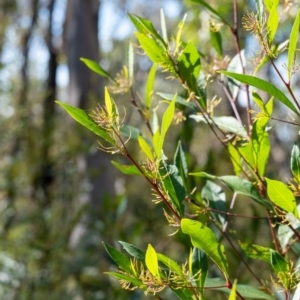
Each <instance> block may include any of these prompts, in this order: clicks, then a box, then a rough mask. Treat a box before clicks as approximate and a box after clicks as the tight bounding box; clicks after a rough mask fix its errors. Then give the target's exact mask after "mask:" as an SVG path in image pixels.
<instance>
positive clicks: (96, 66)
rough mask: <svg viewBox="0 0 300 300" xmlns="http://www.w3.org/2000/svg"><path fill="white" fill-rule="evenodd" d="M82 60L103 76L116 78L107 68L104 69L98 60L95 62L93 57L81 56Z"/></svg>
mask: <svg viewBox="0 0 300 300" xmlns="http://www.w3.org/2000/svg"><path fill="white" fill-rule="evenodd" d="M80 60H81V61H82V62H83V63H84V64H85V65H86V66H87V67H88V68H89V69H90V70H92V71H93V72H95V73H97V74H99V75H101V76H104V77H108V78H110V79H112V80H114V78H113V77H112V76H111V75H110V74H109V73H107V72H106V71H105V70H103V69H102V68H101V67H100V66H99V64H98V63H97V62H95V61H93V60H91V59H88V58H83V57H81V58H80ZM114 81H115V80H114Z"/></svg>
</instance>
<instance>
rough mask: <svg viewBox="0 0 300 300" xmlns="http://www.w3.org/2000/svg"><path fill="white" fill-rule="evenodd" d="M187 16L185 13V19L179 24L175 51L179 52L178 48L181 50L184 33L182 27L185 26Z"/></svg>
mask: <svg viewBox="0 0 300 300" xmlns="http://www.w3.org/2000/svg"><path fill="white" fill-rule="evenodd" d="M186 16H187V14H185V15H184V16H183V19H182V20H181V21H180V22H179V24H178V26H177V28H178V31H177V34H176V49H175V53H178V50H179V48H180V46H181V45H182V42H181V34H182V29H183V26H184V22H185V19H186Z"/></svg>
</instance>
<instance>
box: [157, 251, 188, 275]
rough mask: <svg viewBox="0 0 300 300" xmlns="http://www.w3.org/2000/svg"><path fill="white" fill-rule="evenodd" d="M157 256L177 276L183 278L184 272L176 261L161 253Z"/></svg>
mask: <svg viewBox="0 0 300 300" xmlns="http://www.w3.org/2000/svg"><path fill="white" fill-rule="evenodd" d="M156 254H157V259H158V260H159V261H160V262H162V263H163V264H164V265H165V266H166V267H167V268H168V269H169V270H171V271H172V272H174V273H175V274H177V275H179V276H183V275H184V274H183V272H182V270H181V268H180V266H179V265H178V264H177V262H176V261H174V260H172V259H171V258H169V257H167V256H165V255H163V254H161V253H156Z"/></svg>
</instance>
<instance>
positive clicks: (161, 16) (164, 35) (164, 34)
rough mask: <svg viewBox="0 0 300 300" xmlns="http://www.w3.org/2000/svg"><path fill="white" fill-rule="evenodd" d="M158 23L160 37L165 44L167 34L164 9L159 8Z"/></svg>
mask: <svg viewBox="0 0 300 300" xmlns="http://www.w3.org/2000/svg"><path fill="white" fill-rule="evenodd" d="M160 24H161V33H162V37H163V39H164V41H165V43H166V44H168V34H167V25H166V18H165V14H164V10H163V9H161V10H160Z"/></svg>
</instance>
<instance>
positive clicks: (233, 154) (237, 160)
mask: <svg viewBox="0 0 300 300" xmlns="http://www.w3.org/2000/svg"><path fill="white" fill-rule="evenodd" d="M228 152H229V155H230V160H231V163H232V165H233V169H234V173H235V175H236V176H240V174H241V172H242V164H241V156H240V153H239V152H238V151H237V150H236V148H235V147H234V146H233V145H232V144H231V143H229V144H228Z"/></svg>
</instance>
